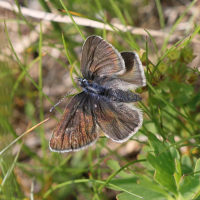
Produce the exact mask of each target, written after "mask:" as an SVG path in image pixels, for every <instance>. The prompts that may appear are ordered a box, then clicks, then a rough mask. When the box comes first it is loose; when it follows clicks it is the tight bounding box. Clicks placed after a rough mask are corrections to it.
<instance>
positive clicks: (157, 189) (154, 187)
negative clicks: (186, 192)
mask: <svg viewBox="0 0 200 200" xmlns="http://www.w3.org/2000/svg"><path fill="white" fill-rule="evenodd" d="M138 183H139V185H141V186H143V187H145V188H148V189H150V190H152V191H155V192H159V193H161V194H163V195H165V196H166V197H168V198H169V197H170V196H169V194H168V193H167V192H166V191H165V190H164V189H163V188H161V187H160V186H159V185H157V184H156V183H155V182H152V181H150V180H148V179H140V180H139V181H138Z"/></svg>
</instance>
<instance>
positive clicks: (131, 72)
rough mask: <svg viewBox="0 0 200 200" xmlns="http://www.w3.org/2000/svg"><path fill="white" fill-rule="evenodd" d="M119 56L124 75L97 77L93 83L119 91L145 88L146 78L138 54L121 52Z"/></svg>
mask: <svg viewBox="0 0 200 200" xmlns="http://www.w3.org/2000/svg"><path fill="white" fill-rule="evenodd" d="M121 56H122V58H123V60H124V63H125V66H126V70H125V72H124V73H120V74H117V75H113V76H104V77H100V76H97V77H95V78H94V81H95V82H96V83H98V84H101V85H103V86H104V87H106V88H112V89H120V90H128V89H136V88H138V87H143V86H145V85H146V78H145V74H144V70H143V67H142V63H141V61H140V59H139V56H138V54H137V53H135V52H122V53H121Z"/></svg>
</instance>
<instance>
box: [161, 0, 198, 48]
mask: <svg viewBox="0 0 200 200" xmlns="http://www.w3.org/2000/svg"><path fill="white" fill-rule="evenodd" d="M195 3H196V0H194V1H192V2H191V4H190V5H189V6H188V7H187V8H186V10H185V11H184V12H183V14H182V15H181V16H180V17H179V18H178V20H176V22H175V23H174V25H173V27H172V28H171V30H170V32H169V34H168V36H167V38H166V39H165V41H164V43H163V46H162V48H161V50H162V51H163V50H164V49H166V46H167V43H168V41H169V38H170V36H171V35H172V34H173V32H174V31H175V29H176V27H177V25H178V24H179V22H180V21H181V20H182V19H183V17H184V16H185V15H186V13H187V12H188V10H189V9H190V8H191V7H192V6H193V5H194V4H195Z"/></svg>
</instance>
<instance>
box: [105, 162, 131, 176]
mask: <svg viewBox="0 0 200 200" xmlns="http://www.w3.org/2000/svg"><path fill="white" fill-rule="evenodd" d="M106 164H107V165H108V167H110V168H111V169H112V170H113V171H117V170H119V169H120V168H121V166H120V165H119V163H118V161H116V160H111V159H109V160H107V161H106ZM118 175H119V176H121V177H122V178H131V177H133V175H132V174H128V173H126V172H124V171H121V172H119V174H118Z"/></svg>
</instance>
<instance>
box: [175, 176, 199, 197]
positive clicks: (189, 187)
mask: <svg viewBox="0 0 200 200" xmlns="http://www.w3.org/2000/svg"><path fill="white" fill-rule="evenodd" d="M199 190H200V180H199V176H182V178H181V181H180V183H179V187H178V191H179V193H180V195H181V197H182V198H181V200H188V199H193V197H194V196H195V194H196V193H197V192H199Z"/></svg>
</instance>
